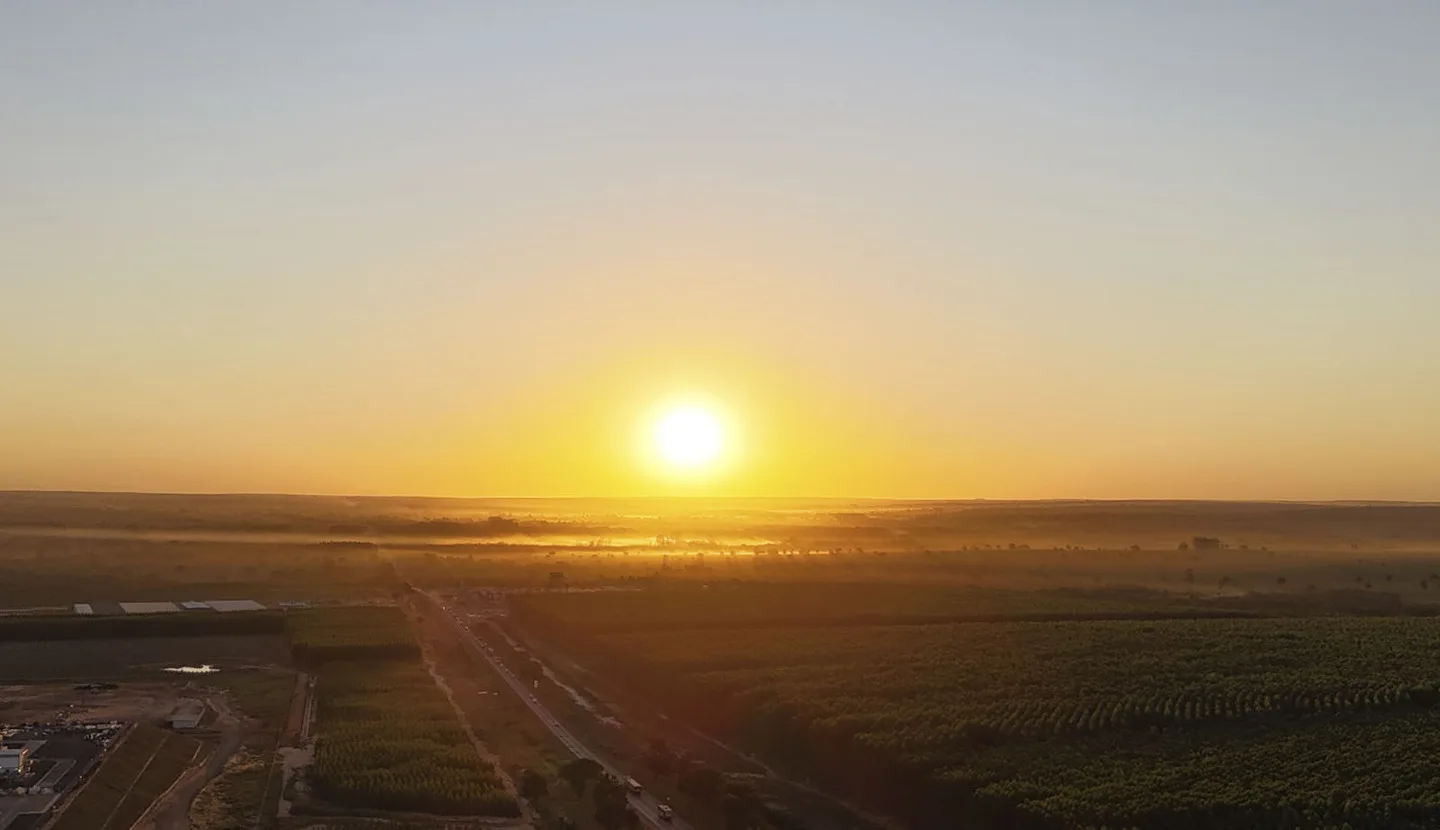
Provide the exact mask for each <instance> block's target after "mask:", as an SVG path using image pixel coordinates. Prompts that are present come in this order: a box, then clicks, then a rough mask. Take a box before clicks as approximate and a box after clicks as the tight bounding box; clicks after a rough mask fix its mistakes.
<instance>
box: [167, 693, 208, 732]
mask: <svg viewBox="0 0 1440 830" xmlns="http://www.w3.org/2000/svg"><path fill="white" fill-rule="evenodd" d="M203 717H205V704H204V703H201V702H200V701H198V700H195V699H194V698H185V699H183V700H181V701H180V702H179V703H177V704H175V710H174V711H173V712H171V713H170V728H171V729H195V728H197V727H199V726H200V719H201V718H203Z"/></svg>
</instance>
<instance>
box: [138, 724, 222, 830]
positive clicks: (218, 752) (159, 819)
mask: <svg viewBox="0 0 1440 830" xmlns="http://www.w3.org/2000/svg"><path fill="white" fill-rule="evenodd" d="M206 703H208V704H209V705H210V707H211V708H213V709H214V710H215V712H216V714H217V716H218V717H217V718H216V720H215V728H217V729H219V730H220V742H219V744H217V745H216V747H215V751H214V752H211V753H210V757H209V758H208V759H207V760H206V761H205V763H204V764H203V765H201V766H199V767H196V768H195V769H192V770H190V771H189V772H187V773H185V775H184V777H182V778H181V779H180V783H179V784H177V785H176V786H175V788H174V789H172V790H171V791H170V793H169V795H167V796H166V797H165V798H164V799H163V800H162V801H161V802H160V804H159V805H158V807H157V808H156V810H155V812H154V813H153V816H154V818H153V820H149V821H145V822H142V823H140V824H139V825H137V830H190V804H191V802H193V801H194V800H195V796H196V795H197V794H199V792H200V790H202V789H204V787H205V785H206V784H207V783H209V782H210V779H212V778H214V777H215V776H217V775H219V774H220V773H221V772H223V771H224V770H225V763H226V762H227V761H229V760H230V756H231V755H234V754H235V751H236V750H237V749H239V748H240V741H241V739H242V738H243V737H244V734H243V728H244V724H243V723H242V722H241V720H240V718H238V717H236V715H235V713H234V712H232V711H231V710H230V707H229V706H228V705H226V703H225V701H224V699H222V698H219V697H215V698H207V699H206Z"/></svg>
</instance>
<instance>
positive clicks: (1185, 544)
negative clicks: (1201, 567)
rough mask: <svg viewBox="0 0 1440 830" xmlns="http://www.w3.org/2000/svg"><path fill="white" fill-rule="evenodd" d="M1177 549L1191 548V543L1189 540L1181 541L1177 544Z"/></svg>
mask: <svg viewBox="0 0 1440 830" xmlns="http://www.w3.org/2000/svg"><path fill="white" fill-rule="evenodd" d="M1175 549H1176V550H1189V549H1190V543H1189V542H1181V543H1180V544H1178V545H1176V546H1175Z"/></svg>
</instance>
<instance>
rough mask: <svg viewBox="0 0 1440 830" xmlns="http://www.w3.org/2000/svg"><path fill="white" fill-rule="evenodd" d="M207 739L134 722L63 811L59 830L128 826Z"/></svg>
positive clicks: (104, 829)
mask: <svg viewBox="0 0 1440 830" xmlns="http://www.w3.org/2000/svg"><path fill="white" fill-rule="evenodd" d="M200 749H201V744H200V742H199V741H197V740H195V739H194V738H187V737H184V736H182V735H176V734H174V733H171V732H167V731H165V730H162V729H159V728H157V727H154V726H150V725H148V724H139V725H137V726H135V727H134V729H133V730H132V731H131V733H130V735H129V736H128V737H127V738H126V739H125V741H124V743H122V744H121V745H120V746H119V747H118V748H117V749H116V750H115V752H114V754H112V755H111V756H110V757H109V758H107V759H106V760H105V762H104V763H102V764H101V765H100V769H99V770H97V771H96V773H95V776H94V777H93V778H91V779H90V781H89V782H88V783H87V784H86V785H85V787H84V788H83V789H81V790H80V792H79V793H77V794H76V795H75V798H74V800H73V801H72V802H71V803H70V805H69V806H68V807H67V808H66V809H65V811H64V813H62V814H61V816H60V818H59V821H57V822H56V824H55V825H54V828H55V830H128V828H129V827H130V826H131V825H133V824H134V823H135V822H136V821H137V820H139V818H140V816H141V815H143V814H144V812H145V811H146V810H147V809H149V808H150V805H151V804H153V803H154V802H155V799H157V798H159V797H160V795H162V794H163V793H164V792H165V791H166V790H167V789H169V788H170V786H171V785H172V784H174V783H175V781H176V780H177V779H178V778H179V777H180V775H181V774H182V773H184V772H185V769H186V768H187V767H188V766H189V765H190V764H191V762H192V761H194V760H195V757H196V755H197V754H198V753H199V752H200Z"/></svg>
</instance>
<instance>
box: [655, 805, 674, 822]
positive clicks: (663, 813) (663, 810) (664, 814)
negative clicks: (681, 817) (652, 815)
mask: <svg viewBox="0 0 1440 830" xmlns="http://www.w3.org/2000/svg"><path fill="white" fill-rule="evenodd" d="M656 812H658V813H659V814H660V820H661V821H669V820H670V819H672V818H674V817H675V811H674V810H672V809H670V805H669V804H661V805H660V806H659V807H657V808H656Z"/></svg>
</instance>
